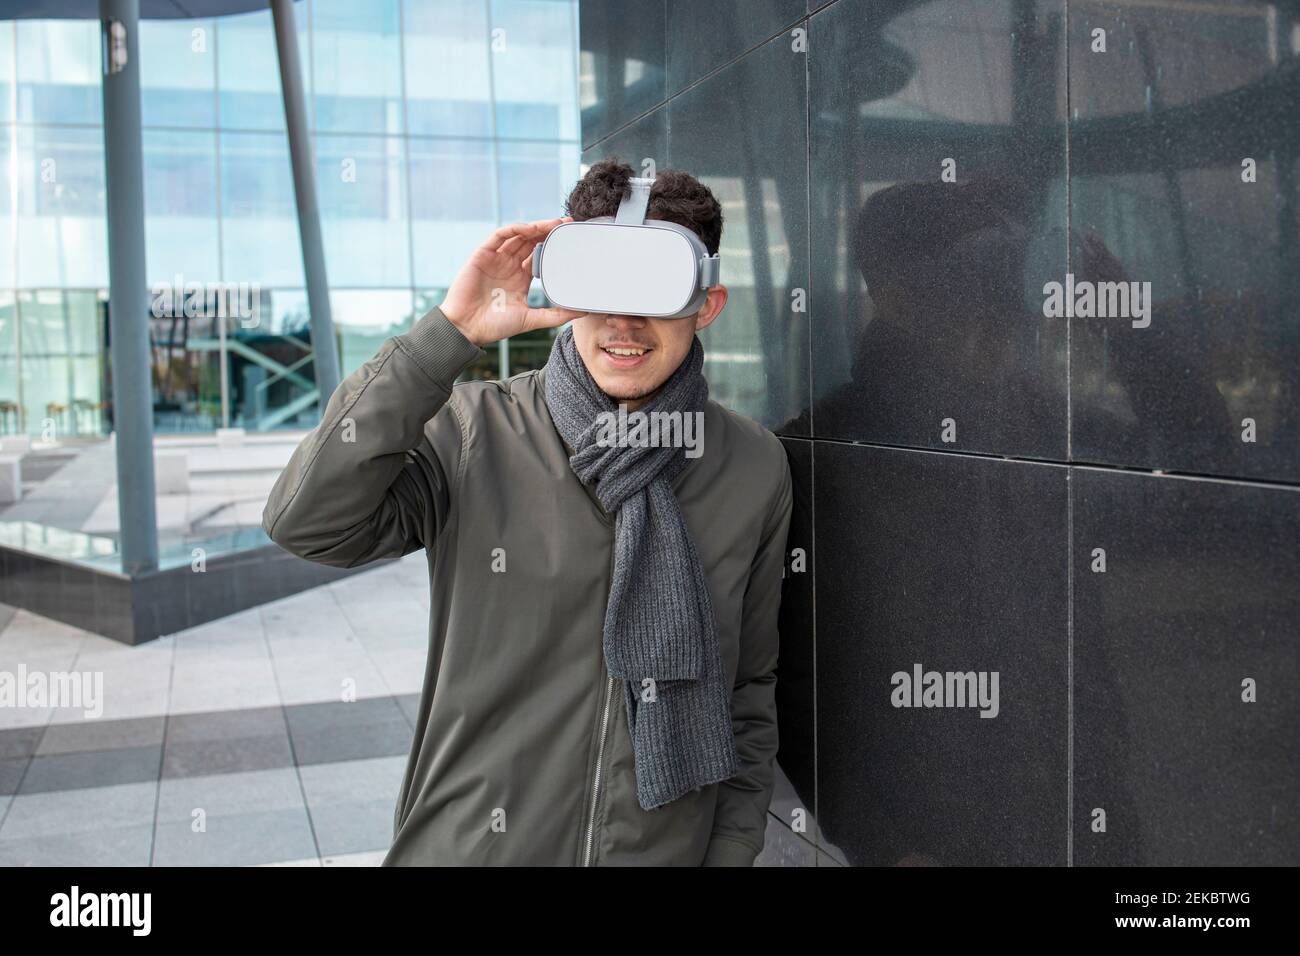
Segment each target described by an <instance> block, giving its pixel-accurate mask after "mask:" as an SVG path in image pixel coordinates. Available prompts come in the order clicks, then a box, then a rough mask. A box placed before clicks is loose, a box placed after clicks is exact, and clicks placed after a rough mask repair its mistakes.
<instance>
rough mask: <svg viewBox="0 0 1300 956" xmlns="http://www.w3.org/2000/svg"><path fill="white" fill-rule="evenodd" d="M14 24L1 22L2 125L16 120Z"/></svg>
mask: <svg viewBox="0 0 1300 956" xmlns="http://www.w3.org/2000/svg"><path fill="white" fill-rule="evenodd" d="M13 88H14V24H13V21H12V20H0V123H6V122H9V121H11V120H12V119H13V118H14V110H13V103H12V102H11V100H12V97H13Z"/></svg>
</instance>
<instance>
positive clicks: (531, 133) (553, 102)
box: [491, 0, 579, 141]
mask: <svg viewBox="0 0 1300 956" xmlns="http://www.w3.org/2000/svg"><path fill="white" fill-rule="evenodd" d="M575 20H576V12H575V10H574V5H573V3H572V2H571V0H492V34H491V50H492V85H493V89H494V90H495V93H496V132H497V135H498V136H508V137H514V138H524V139H568V140H574V141H576V140H577V139H578V132H579V130H578V66H577V59H576V52H575V49H574V47H575V43H574V37H575V35H576V27H575V25H574V22H575Z"/></svg>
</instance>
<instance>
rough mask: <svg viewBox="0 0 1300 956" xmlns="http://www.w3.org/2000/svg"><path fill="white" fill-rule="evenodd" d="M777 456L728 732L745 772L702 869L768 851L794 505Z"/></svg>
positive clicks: (722, 804) (748, 595)
mask: <svg viewBox="0 0 1300 956" xmlns="http://www.w3.org/2000/svg"><path fill="white" fill-rule="evenodd" d="M777 447H778V450H779V452H780V467H781V469H782V477H781V483H780V486H779V489H778V491H777V494H776V497H775V499H774V501H773V504H772V508H771V510H770V512H769V513H768V516H767V520H766V522H765V525H764V529H763V536H762V540H761V543H760V544H759V548H758V552H757V554H756V555H755V556H754V563H753V565H752V567H751V569H750V573H749V583H748V584H747V585H746V587H745V600H744V607H743V611H742V619H741V631H740V661H739V664H738V665H737V668H736V683H735V686H734V687H733V689H732V692H731V727H732V732H733V734H734V735H735V738H736V752H737V755H738V756H739V758H740V770H739V772H738V773H737V774H736V775H735V776H734V777H731V778H730V779H729V780H725V781H723V782H722V783H720V784H719V785H718V802H717V806H716V808H715V809H714V813H713V835H712V837H711V838H710V840H709V848H708V850H707V852H706V853H705V855H704V862H703V864H702V865H703V866H753V865H754V860H755V858H756V857H757V856H758V854H759V853H760V852H762V849H763V840H764V837H765V834H766V832H767V809H768V806H769V805H770V804H771V802H772V788H773V777H774V773H775V767H774V765H775V762H776V750H777V744H778V742H779V741H778V736H777V723H776V662H777V648H778V644H779V640H778V633H777V612H778V610H779V609H780V605H781V579H782V576H783V573H784V568H785V545H786V535H787V533H788V532H789V530H790V510H791V502H792V500H793V496H792V489H791V479H790V466H789V463H788V462H787V460H786V456H785V449H784V448H783V447H781V446H780V445H778V446H777Z"/></svg>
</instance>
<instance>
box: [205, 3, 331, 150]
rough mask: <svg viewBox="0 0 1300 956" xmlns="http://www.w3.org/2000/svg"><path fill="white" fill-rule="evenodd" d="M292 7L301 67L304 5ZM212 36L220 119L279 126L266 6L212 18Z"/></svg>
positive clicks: (236, 124)
mask: <svg viewBox="0 0 1300 956" xmlns="http://www.w3.org/2000/svg"><path fill="white" fill-rule="evenodd" d="M294 13H295V14H296V16H295V17H294V22H295V23H296V24H297V27H298V55H299V58H300V59H301V61H302V63H303V69H304V71H306V70H307V69H308V64H309V63H311V60H310V59H309V57H310V49H309V47H310V44H309V43H308V40H307V11H306V5H305V4H297V5H296V7H295V10H294ZM216 36H217V87H218V94H217V111H218V121H219V122H220V124H221V125H222V126H223V127H225V128H227V129H274V130H282V129H284V99H283V97H282V96H281V94H280V60H279V57H278V56H277V55H276V52H275V31H274V27H273V26H272V23H271V11H270V10H261V11H258V12H257V13H247V14H241V15H239V16H229V17H221V18H220V19H219V20H217V21H216ZM308 79H310V76H308ZM310 108H311V100H310V98H308V109H310Z"/></svg>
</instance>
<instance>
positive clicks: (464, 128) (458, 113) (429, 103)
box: [402, 0, 492, 136]
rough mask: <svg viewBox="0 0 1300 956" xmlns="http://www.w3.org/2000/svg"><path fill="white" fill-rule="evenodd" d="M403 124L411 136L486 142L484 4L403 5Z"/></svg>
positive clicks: (409, 1)
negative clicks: (481, 138)
mask: <svg viewBox="0 0 1300 956" xmlns="http://www.w3.org/2000/svg"><path fill="white" fill-rule="evenodd" d="M402 36H403V42H404V43H405V44H406V49H405V63H406V121H407V123H408V124H409V126H408V128H409V130H410V132H412V133H421V134H424V135H435V136H491V135H492V101H491V90H492V84H491V79H490V77H489V74H488V25H487V8H486V7H485V6H484V4H483V0H444V2H442V3H438V4H436V5H435V4H431V3H426V2H423V0H406V2H405V4H404V5H403V7H402Z"/></svg>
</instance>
